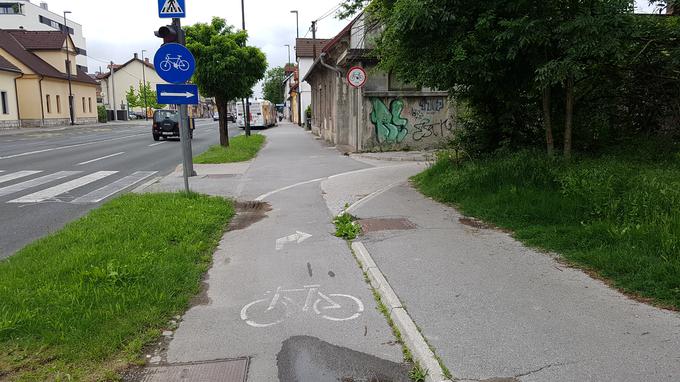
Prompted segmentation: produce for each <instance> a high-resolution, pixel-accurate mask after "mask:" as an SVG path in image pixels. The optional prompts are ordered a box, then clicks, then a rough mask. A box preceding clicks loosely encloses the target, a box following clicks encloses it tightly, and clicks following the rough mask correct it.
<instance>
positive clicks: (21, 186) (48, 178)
mask: <svg viewBox="0 0 680 382" xmlns="http://www.w3.org/2000/svg"><path fill="white" fill-rule="evenodd" d="M81 172H82V171H59V172H55V173H54V174H49V175H45V176H42V177H40V178H35V179H31V180H27V181H25V182H23V183H17V184H13V185H11V186H7V187H4V188H0V196H5V195H9V194H13V193H15V192H20V191H23V190H26V189H29V188H31V187H37V186H41V185H43V184H45V183H49V182H53V181H55V180H59V179H62V178H66V177H67V176H71V175H76V174H80V173H81Z"/></svg>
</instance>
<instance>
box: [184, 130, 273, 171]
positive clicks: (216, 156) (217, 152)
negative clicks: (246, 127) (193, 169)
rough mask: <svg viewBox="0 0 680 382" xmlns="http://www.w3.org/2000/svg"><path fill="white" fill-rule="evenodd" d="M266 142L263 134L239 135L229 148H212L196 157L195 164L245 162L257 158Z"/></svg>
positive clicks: (230, 142)
mask: <svg viewBox="0 0 680 382" xmlns="http://www.w3.org/2000/svg"><path fill="white" fill-rule="evenodd" d="M264 140H265V138H264V135H261V134H253V135H251V136H250V137H247V136H245V135H239V136H238V137H234V138H232V139H230V140H229V147H223V146H220V145H215V146H211V147H210V148H209V149H208V151H206V152H204V153H202V154H200V155H197V156H196V157H194V163H198V164H214V163H232V162H245V161H248V160H251V159H253V158H255V156H256V155H257V153H258V152H259V151H260V149H261V148H262V145H263V144H264Z"/></svg>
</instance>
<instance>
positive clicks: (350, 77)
mask: <svg viewBox="0 0 680 382" xmlns="http://www.w3.org/2000/svg"><path fill="white" fill-rule="evenodd" d="M367 79H368V76H367V75H366V71H365V70H364V68H362V67H359V66H354V67H352V68H351V69H350V70H349V72H347V82H348V83H349V84H350V86H352V87H354V88H360V87H362V86H364V84H365V83H366V80H367Z"/></svg>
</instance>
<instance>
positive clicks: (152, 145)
mask: <svg viewBox="0 0 680 382" xmlns="http://www.w3.org/2000/svg"><path fill="white" fill-rule="evenodd" d="M163 143H168V141H163V142H157V143H152V144H150V145H149V147H154V146H158V145H162V144H163Z"/></svg>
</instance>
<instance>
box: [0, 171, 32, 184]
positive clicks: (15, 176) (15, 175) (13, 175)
mask: <svg viewBox="0 0 680 382" xmlns="http://www.w3.org/2000/svg"><path fill="white" fill-rule="evenodd" d="M0 172H2V171H0ZM41 172H42V171H17V172H14V173H11V174H7V175H2V176H0V183H5V182H9V181H10V180H14V179H19V178H25V177H27V176H30V175H35V174H38V173H41Z"/></svg>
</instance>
